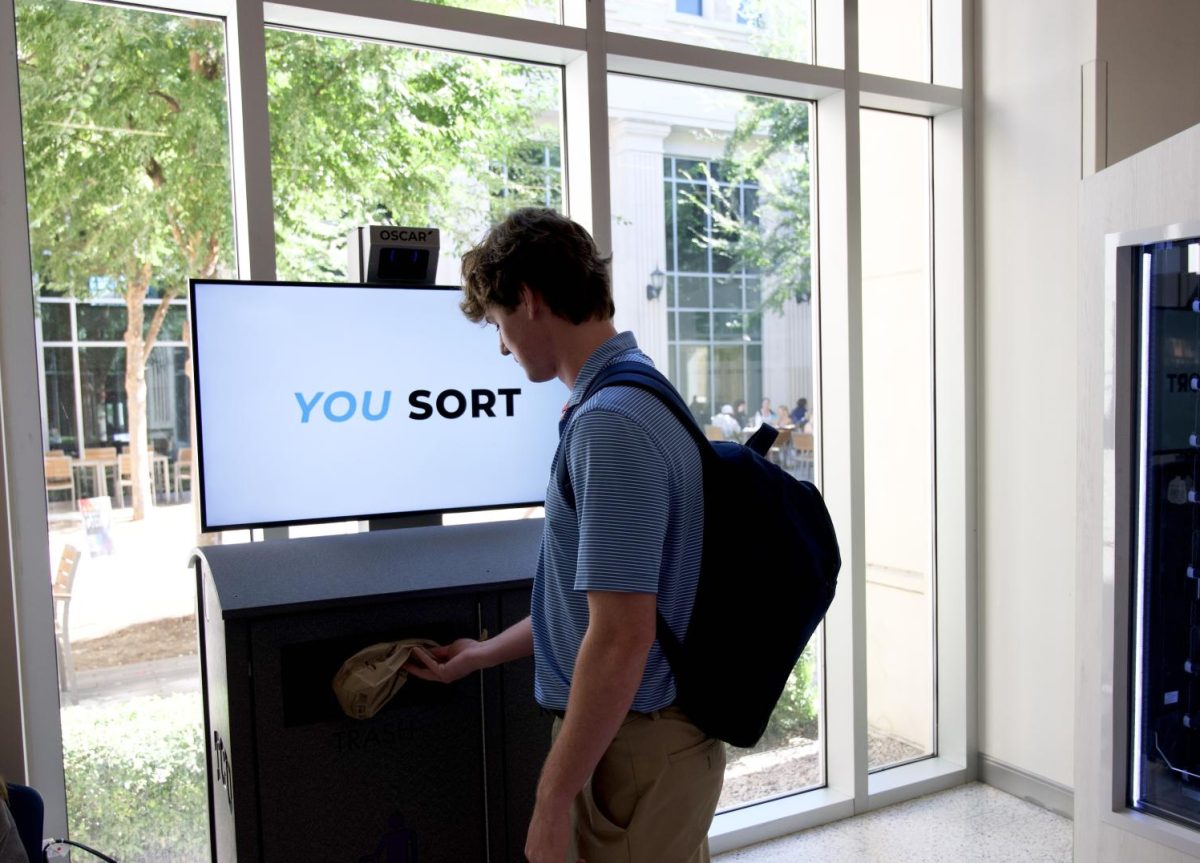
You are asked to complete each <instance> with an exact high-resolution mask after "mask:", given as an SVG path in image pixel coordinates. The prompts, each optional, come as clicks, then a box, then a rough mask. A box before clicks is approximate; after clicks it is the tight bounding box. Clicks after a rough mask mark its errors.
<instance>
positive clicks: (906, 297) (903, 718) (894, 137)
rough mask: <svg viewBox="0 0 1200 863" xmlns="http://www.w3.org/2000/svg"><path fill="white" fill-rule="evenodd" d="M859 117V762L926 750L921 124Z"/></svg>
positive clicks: (925, 207) (925, 256)
mask: <svg viewBox="0 0 1200 863" xmlns="http://www.w3.org/2000/svg"><path fill="white" fill-rule="evenodd" d="M861 117H862V126H861V129H862V211H863V222H862V262H863V263H862V269H863V303H862V306H863V313H862V315H863V474H864V481H863V489H864V495H865V506H864V509H865V513H866V563H867V721H868V726H869V736H870V753H869V764H870V767H871V768H880V767H885V766H888V765H892V764H897V763H901V762H904V761H910V760H912V759H913V758H918V757H921V756H924V755H929V754H931V753H932V752H933V750H934V742H933V741H934V737H933V733H934V720H935V713H934V680H935V676H934V660H933V657H934V646H935V641H934V625H933V621H934V614H933V610H934V598H935V585H936V582H935V579H934V571H933V503H934V501H933V355H932V344H933V331H932V326H933V323H932V287H933V285H932V277H931V272H930V252H931V245H930V230H931V229H930V225H931V212H930V193H931V188H932V179H931V174H930V149H929V148H930V144H929V134H930V131H929V120H927V119H926V118H924V117H911V116H907V115H904V114H889V113H885V112H882V111H863V112H862V113H861Z"/></svg>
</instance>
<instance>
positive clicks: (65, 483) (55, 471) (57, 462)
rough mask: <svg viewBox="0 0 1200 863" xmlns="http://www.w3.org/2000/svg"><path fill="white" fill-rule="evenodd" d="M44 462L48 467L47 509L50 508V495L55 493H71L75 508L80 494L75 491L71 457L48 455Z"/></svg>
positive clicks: (72, 503) (72, 504)
mask: <svg viewBox="0 0 1200 863" xmlns="http://www.w3.org/2000/svg"><path fill="white" fill-rule="evenodd" d="M44 462H45V467H46V507H47V508H49V506H50V493H51V492H55V491H69V492H70V493H71V506H72V507H74V506H75V499H76V498H77V497H78V493H77V492H76V489H75V471H74V469H73V468H72V466H71V457H70V456H68V455H47V456H46V457H45V459H44Z"/></svg>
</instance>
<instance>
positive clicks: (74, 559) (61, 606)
mask: <svg viewBox="0 0 1200 863" xmlns="http://www.w3.org/2000/svg"><path fill="white" fill-rule="evenodd" d="M80 557H82V555H81V554H80V553H79V549H77V548H76V547H75V546H73V545H68V546H66V547H65V548H64V549H63V552H62V557H60V558H59V560H58V571H57V572H55V573H54V585H53V587H52V589H51V593H52V595H53V597H54V640H55V642H57V644H58V683H59V688H60V689H62V691H63V692H68V691H70V689H71V688H72V687H74V685H75V660H74V659H73V658H72V656H71V591H72V590H73V589H74V587H75V572H76V570H78V569H79V559H80Z"/></svg>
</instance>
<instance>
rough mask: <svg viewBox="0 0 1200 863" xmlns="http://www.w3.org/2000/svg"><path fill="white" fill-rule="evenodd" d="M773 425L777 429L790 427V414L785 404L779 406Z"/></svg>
mask: <svg viewBox="0 0 1200 863" xmlns="http://www.w3.org/2000/svg"><path fill="white" fill-rule="evenodd" d="M773 425H774V426H775V428H777V429H790V428H791V427H792V425H793V423H792V415H791V414H789V413H788V409H787V405H780V406H779V408H778V409H777V412H776V414H775V422H774V423H773Z"/></svg>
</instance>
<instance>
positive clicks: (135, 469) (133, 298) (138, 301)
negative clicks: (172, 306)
mask: <svg viewBox="0 0 1200 863" xmlns="http://www.w3.org/2000/svg"><path fill="white" fill-rule="evenodd" d="M152 272H153V270H152V267H151V265H150V264H141V265H140V266H139V267H138V270H137V275H136V276H135V277H134V278H132V279H131V280H130V283H129V287H128V289H127V290H126V292H125V309H126V313H127V315H126V321H127V322H126V326H125V407H126V410H128V412H129V476H130V479H132V480H133V485H132V489H133V519H134V521H137V520H139V519H142V518H145V517H146V507H148V506H153V505H154V495H153V494H151V490H150V471H149V467H150V453H149V449H148V447H147V439H148V437H149V435H148V428H147V425H148V423H147V417H146V359H147V358H148V356H149V352H148V351H147V350H146V340H145V338H143V336H142V332H143V329H144V325H145V320H146V292H147V290H148V289H149V287H150V275H151V273H152ZM123 495H124V493H123V492H122V497H123Z"/></svg>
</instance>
